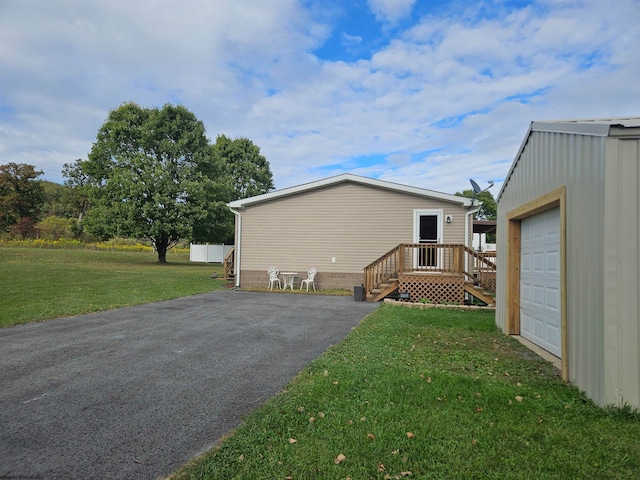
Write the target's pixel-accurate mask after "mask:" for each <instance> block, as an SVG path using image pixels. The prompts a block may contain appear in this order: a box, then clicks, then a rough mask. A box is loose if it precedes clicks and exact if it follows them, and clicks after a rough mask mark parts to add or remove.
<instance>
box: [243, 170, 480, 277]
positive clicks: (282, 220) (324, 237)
mask: <svg viewBox="0 0 640 480" xmlns="http://www.w3.org/2000/svg"><path fill="white" fill-rule="evenodd" d="M415 209H425V210H428V209H433V210H442V212H443V216H444V217H446V215H452V216H453V221H452V223H450V224H447V223H446V222H443V232H442V240H441V241H443V242H451V243H464V234H465V225H464V223H465V213H466V211H467V210H466V209H465V208H463V207H462V206H461V205H457V204H454V203H450V202H446V201H442V200H437V199H428V198H424V197H421V196H418V195H413V194H408V193H402V192H397V191H392V190H386V189H382V188H377V187H373V186H369V185H362V184H357V183H351V182H346V183H340V184H336V185H331V186H327V187H324V188H321V189H317V190H310V191H306V192H300V193H296V194H295V195H292V196H286V197H280V198H276V199H273V200H269V201H266V202H262V203H258V204H253V205H249V206H247V207H246V209H245V210H243V211H242V212H241V214H242V246H241V249H242V256H241V265H240V269H241V279H242V280H241V282H242V286H250V284H252V283H253V282H254V281H253V280H252V278H254V275H255V273H249V272H264V271H265V270H266V269H267V268H268V267H270V266H275V267H276V268H278V269H279V270H281V271H295V272H300V273H301V277H302V278H305V277H306V274H304V272H306V271H307V270H308V269H309V268H310V267H316V268H317V269H318V271H319V272H320V273H319V277H318V278H319V282H320V283H323V284H324V287H325V288H353V285H354V284H360V283H362V281H363V279H362V274H363V269H364V267H365V266H367V265H368V264H370V263H371V262H372V261H374V260H376V259H377V258H378V257H380V256H381V255H383V254H384V253H386V252H388V251H389V250H391V249H392V248H394V247H395V246H396V245H398V244H399V243H412V242H413V228H414V227H413V219H414V210H415ZM444 217H443V218H444ZM332 258H335V262H333V261H332ZM245 271H246V273H247V276H246V277H245V276H244V275H245ZM347 274H349V275H347ZM265 275H266V274H265ZM262 280H264V279H262ZM245 281H246V282H249V283H246V282H245ZM260 283H261V284H262V283H264V281H261V282H260Z"/></svg>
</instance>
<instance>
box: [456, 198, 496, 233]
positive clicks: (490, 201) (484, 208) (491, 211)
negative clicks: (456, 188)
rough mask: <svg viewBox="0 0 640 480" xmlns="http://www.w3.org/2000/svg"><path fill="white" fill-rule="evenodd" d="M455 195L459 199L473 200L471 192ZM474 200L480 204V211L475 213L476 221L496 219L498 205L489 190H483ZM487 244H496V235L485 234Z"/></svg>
mask: <svg viewBox="0 0 640 480" xmlns="http://www.w3.org/2000/svg"><path fill="white" fill-rule="evenodd" d="M456 195H458V196H459V197H467V198H473V190H471V189H469V190H463V191H462V192H456ZM476 199H477V200H478V201H480V202H482V205H481V206H480V210H479V211H478V213H476V216H475V218H476V219H477V220H495V219H496V218H498V205H497V204H496V199H495V198H493V194H492V193H491V192H490V191H489V190H485V191H484V192H481V193H479V194H478V195H476ZM487 242H488V243H495V242H496V234H495V233H488V234H487Z"/></svg>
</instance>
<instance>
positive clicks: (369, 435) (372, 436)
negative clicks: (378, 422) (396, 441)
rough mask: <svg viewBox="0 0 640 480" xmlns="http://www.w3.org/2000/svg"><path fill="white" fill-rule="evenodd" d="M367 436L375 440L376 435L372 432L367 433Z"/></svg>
mask: <svg viewBox="0 0 640 480" xmlns="http://www.w3.org/2000/svg"><path fill="white" fill-rule="evenodd" d="M367 438H368V439H369V440H375V439H376V436H375V435H374V434H373V433H367Z"/></svg>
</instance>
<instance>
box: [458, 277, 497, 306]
mask: <svg viewBox="0 0 640 480" xmlns="http://www.w3.org/2000/svg"><path fill="white" fill-rule="evenodd" d="M464 291H465V292H467V293H468V294H469V295H473V296H474V297H476V298H477V299H478V300H480V301H481V302H483V303H486V304H487V305H489V306H493V305H495V303H496V298H495V294H494V293H493V292H489V291H488V290H485V289H484V288H482V286H480V285H476V284H474V283H473V282H471V281H466V282H464Z"/></svg>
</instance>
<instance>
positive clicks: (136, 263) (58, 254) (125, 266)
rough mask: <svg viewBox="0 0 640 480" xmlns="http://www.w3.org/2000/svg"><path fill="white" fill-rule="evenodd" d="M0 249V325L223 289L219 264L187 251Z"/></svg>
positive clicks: (223, 282)
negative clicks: (162, 254) (161, 256)
mask: <svg viewBox="0 0 640 480" xmlns="http://www.w3.org/2000/svg"><path fill="white" fill-rule="evenodd" d="M167 260H168V261H169V263H168V264H166V265H162V264H158V263H157V256H156V255H155V254H154V253H144V252H122V251H115V252H106V251H92V250H53V249H52V250H48V249H38V248H0V266H1V267H0V268H1V273H2V274H1V275H0V292H2V295H1V296H0V327H4V326H8V325H15V324H19V323H26V322H31V321H36V320H46V319H51V318H56V317H61V316H67V315H74V314H79V313H87V312H95V311H99V310H106V309H111V308H117V307H122V306H127V305H136V304H141V303H148V302H154V301H158V300H166V299H169V298H177V297H184V296H186V295H193V294H196V293H202V292H207V291H210V290H213V289H217V288H222V287H223V285H224V284H225V283H228V282H225V281H224V280H212V279H211V278H210V276H211V274H212V273H213V272H214V271H215V272H217V273H218V274H219V275H220V276H222V266H221V265H219V264H216V265H213V264H201V263H190V262H189V255H188V254H185V253H181V254H178V255H175V254H174V253H172V252H170V253H169V254H168V255H167Z"/></svg>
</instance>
